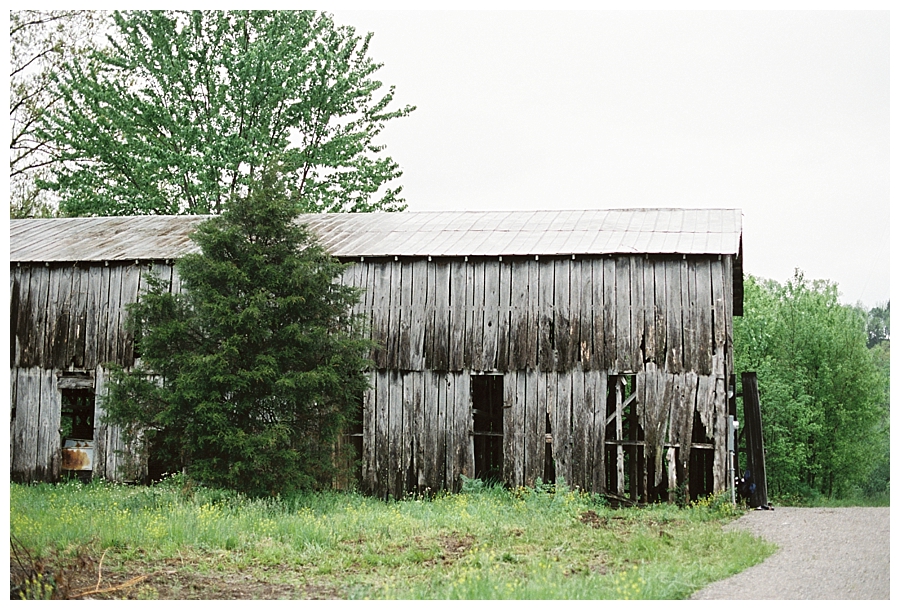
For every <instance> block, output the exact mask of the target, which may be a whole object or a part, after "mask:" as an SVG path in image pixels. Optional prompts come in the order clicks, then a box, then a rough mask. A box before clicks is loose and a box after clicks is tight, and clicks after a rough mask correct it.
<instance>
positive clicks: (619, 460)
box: [615, 376, 625, 497]
mask: <svg viewBox="0 0 900 610" xmlns="http://www.w3.org/2000/svg"><path fill="white" fill-rule="evenodd" d="M624 380H625V378H624V377H622V376H616V378H615V385H616V419H615V423H616V440H617V441H623V440H625V435H624V427H623V424H624V413H623V402H624V396H623V391H624V389H625V387H624V386H625V384H624V383H623V382H624ZM616 493H617V494H618V495H619V496H620V497H624V496H625V447H623V446H622V444H621V443H618V444H616Z"/></svg>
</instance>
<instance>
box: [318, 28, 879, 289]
mask: <svg viewBox="0 0 900 610" xmlns="http://www.w3.org/2000/svg"><path fill="white" fill-rule="evenodd" d="M333 14H334V16H335V20H336V21H337V22H338V23H339V24H346V25H352V26H354V27H355V28H357V30H359V31H362V32H367V31H371V32H374V38H373V41H372V45H371V53H370V55H371V56H372V57H373V58H374V59H375V60H377V61H379V62H383V63H384V67H383V68H382V69H381V70H380V71H379V73H378V76H379V78H380V79H381V80H382V81H383V82H384V83H385V84H386V85H391V84H392V85H396V87H397V93H396V99H397V100H398V102H399V103H401V104H413V105H416V106H417V107H418V109H417V110H416V111H415V112H414V113H413V114H412V115H411V116H409V117H407V118H405V119H399V120H396V121H394V122H392V123H390V124H389V125H388V127H387V128H386V129H385V132H384V134H383V135H382V138H381V141H382V143H384V144H386V145H387V151H388V154H390V155H391V156H392V157H393V158H394V159H395V160H396V161H398V162H399V163H400V165H401V166H402V167H403V170H404V176H403V178H402V179H401V183H402V184H403V186H404V196H405V197H406V201H407V204H408V206H409V209H410V210H423V211H424V210H515V209H522V210H537V209H588V208H614V207H700V208H706V207H737V208H741V209H742V210H743V214H744V224H743V228H744V259H745V262H744V269H745V271H746V272H747V273H751V274H754V275H758V276H762V277H766V278H771V279H775V280H778V281H780V282H784V281H786V280H787V279H789V278H790V277H791V276H792V275H793V272H794V268H800V269H801V270H803V271H804V272H805V274H806V276H807V277H808V278H814V279H829V280H832V281H835V282H837V283H838V285H839V287H840V291H841V293H842V301H843V302H846V303H856V302H858V301H861V302H862V303H864V304H865V305H867V306H872V305H874V304H876V303H878V302H881V301H885V300H887V299H888V298H889V295H890V288H889V285H890V277H889V258H890V245H889V243H890V223H889V217H890V201H889V186H890V169H889V162H890V133H889V127H890V64H889V60H890V20H889V13H888V12H887V11H881V12H694V11H691V12H671V13H661V12H571V11H569V12H437V11H427V12H411V11H381V12H358V11H334V13H333Z"/></svg>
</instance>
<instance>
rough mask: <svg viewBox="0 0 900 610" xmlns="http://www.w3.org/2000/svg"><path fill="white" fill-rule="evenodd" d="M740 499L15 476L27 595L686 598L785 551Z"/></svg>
mask: <svg viewBox="0 0 900 610" xmlns="http://www.w3.org/2000/svg"><path fill="white" fill-rule="evenodd" d="M736 514H737V513H735V512H734V511H733V510H732V509H731V507H730V505H729V504H728V503H727V502H723V501H716V500H710V501H704V502H700V503H698V504H695V505H694V506H691V507H687V508H678V507H676V506H673V505H659V506H651V507H647V508H640V509H637V508H632V509H619V510H613V509H611V508H610V507H608V506H607V505H606V503H605V502H603V501H602V500H601V499H599V498H598V497H596V496H593V497H592V496H590V495H588V494H583V493H578V492H575V491H571V490H568V489H566V488H564V487H555V486H540V487H539V488H537V489H526V488H520V489H516V490H505V489H502V488H500V487H489V486H483V485H481V484H480V482H479V481H470V482H469V483H468V484H467V486H466V491H464V493H460V494H455V495H450V494H445V495H438V496H436V497H434V498H421V497H418V498H417V497H410V498H407V499H404V500H400V501H389V502H384V501H380V500H377V499H373V498H369V497H365V496H362V495H359V494H354V493H339V492H329V493H308V494H299V495H296V496H294V497H289V498H278V499H263V500H258V499H248V498H246V497H243V496H240V495H237V494H234V493H230V492H225V491H221V490H213V489H205V488H200V487H195V486H191V485H190V484H185V482H184V481H182V480H180V479H179V478H173V479H171V480H169V481H167V482H164V483H162V484H158V485H155V486H152V487H135V486H116V485H111V484H107V483H92V484H88V485H83V484H80V483H77V482H70V483H64V484H59V485H46V484H41V485H15V484H13V485H11V487H10V530H11V542H12V550H13V551H16V556H17V558H16V557H14V556H11V560H10V562H11V563H10V565H11V572H12V575H13V576H14V577H15V578H17V579H18V580H19V582H20V583H24V584H23V585H22V587H21V588H20V589H19V590H18V591H17V592H16V593H17V594H18V595H19V596H24V597H50V596H54V597H78V596H80V597H90V598H96V599H103V598H105V599H124V598H130V599H135V598H137V599H281V598H316V599H681V598H686V597H688V596H690V594H691V593H693V592H694V591H695V590H697V589H699V588H701V587H703V586H704V585H706V584H707V583H709V582H712V581H715V580H718V579H721V578H724V577H727V576H729V575H731V574H734V573H736V572H739V571H741V570H743V569H745V568H747V567H749V566H751V565H753V564H755V563H758V562H759V561H762V560H763V559H764V558H765V557H767V556H768V555H769V554H770V553H772V552H773V550H774V547H773V546H772V545H770V544H767V543H764V542H762V541H760V540H758V539H755V538H753V537H751V536H750V535H749V534H746V533H737V532H735V533H725V532H723V531H722V529H721V526H722V525H723V524H724V523H727V522H728V521H729V520H730V519H732V518H734V517H735V516H736ZM11 555H12V554H11ZM26 581H27V582H26ZM54 581H57V582H56V584H55V585H52V584H50V583H53V582H54ZM42 583H43V584H42Z"/></svg>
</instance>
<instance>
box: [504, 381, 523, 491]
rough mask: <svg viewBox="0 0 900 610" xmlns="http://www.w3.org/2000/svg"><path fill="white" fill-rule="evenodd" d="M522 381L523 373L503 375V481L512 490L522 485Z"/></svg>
mask: <svg viewBox="0 0 900 610" xmlns="http://www.w3.org/2000/svg"><path fill="white" fill-rule="evenodd" d="M519 377H521V381H520V379H519ZM524 381H525V373H524V372H518V371H515V370H511V371H507V372H506V373H504V375H503V481H504V482H505V483H506V484H507V485H509V486H510V487H512V488H516V487H519V486H520V485H522V462H523V459H524V456H525V440H524V439H525V435H524V432H525V427H524V426H525V424H524V421H525V420H524V414H525V401H524V398H525V392H524V388H525V383H524ZM520 390H521V394H520Z"/></svg>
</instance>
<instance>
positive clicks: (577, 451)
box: [569, 363, 594, 489]
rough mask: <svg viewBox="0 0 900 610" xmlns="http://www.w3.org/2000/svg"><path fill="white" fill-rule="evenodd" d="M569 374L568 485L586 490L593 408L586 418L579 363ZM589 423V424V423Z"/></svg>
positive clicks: (583, 384) (584, 393) (582, 380)
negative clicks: (570, 423)
mask: <svg viewBox="0 0 900 610" xmlns="http://www.w3.org/2000/svg"><path fill="white" fill-rule="evenodd" d="M576 364H577V366H576V367H575V368H574V369H573V370H572V372H571V378H572V434H571V449H570V452H571V459H570V463H571V466H570V473H571V474H570V476H571V480H570V481H569V484H570V485H572V486H574V487H577V488H578V489H588V488H589V487H590V483H589V482H590V479H589V478H588V477H586V476H585V472H586V471H587V470H588V468H589V466H588V464H589V461H590V460H589V459H588V458H589V455H590V450H589V447H590V438H591V437H590V432H591V427H592V426H593V420H594V417H593V414H594V412H593V407H591V417H590V419H588V417H587V412H586V411H587V409H586V406H585V405H586V404H589V403H587V401H586V399H587V398H588V396H587V395H586V392H585V383H584V371H583V370H582V368H581V364H580V363H576ZM589 422H590V423H589Z"/></svg>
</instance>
